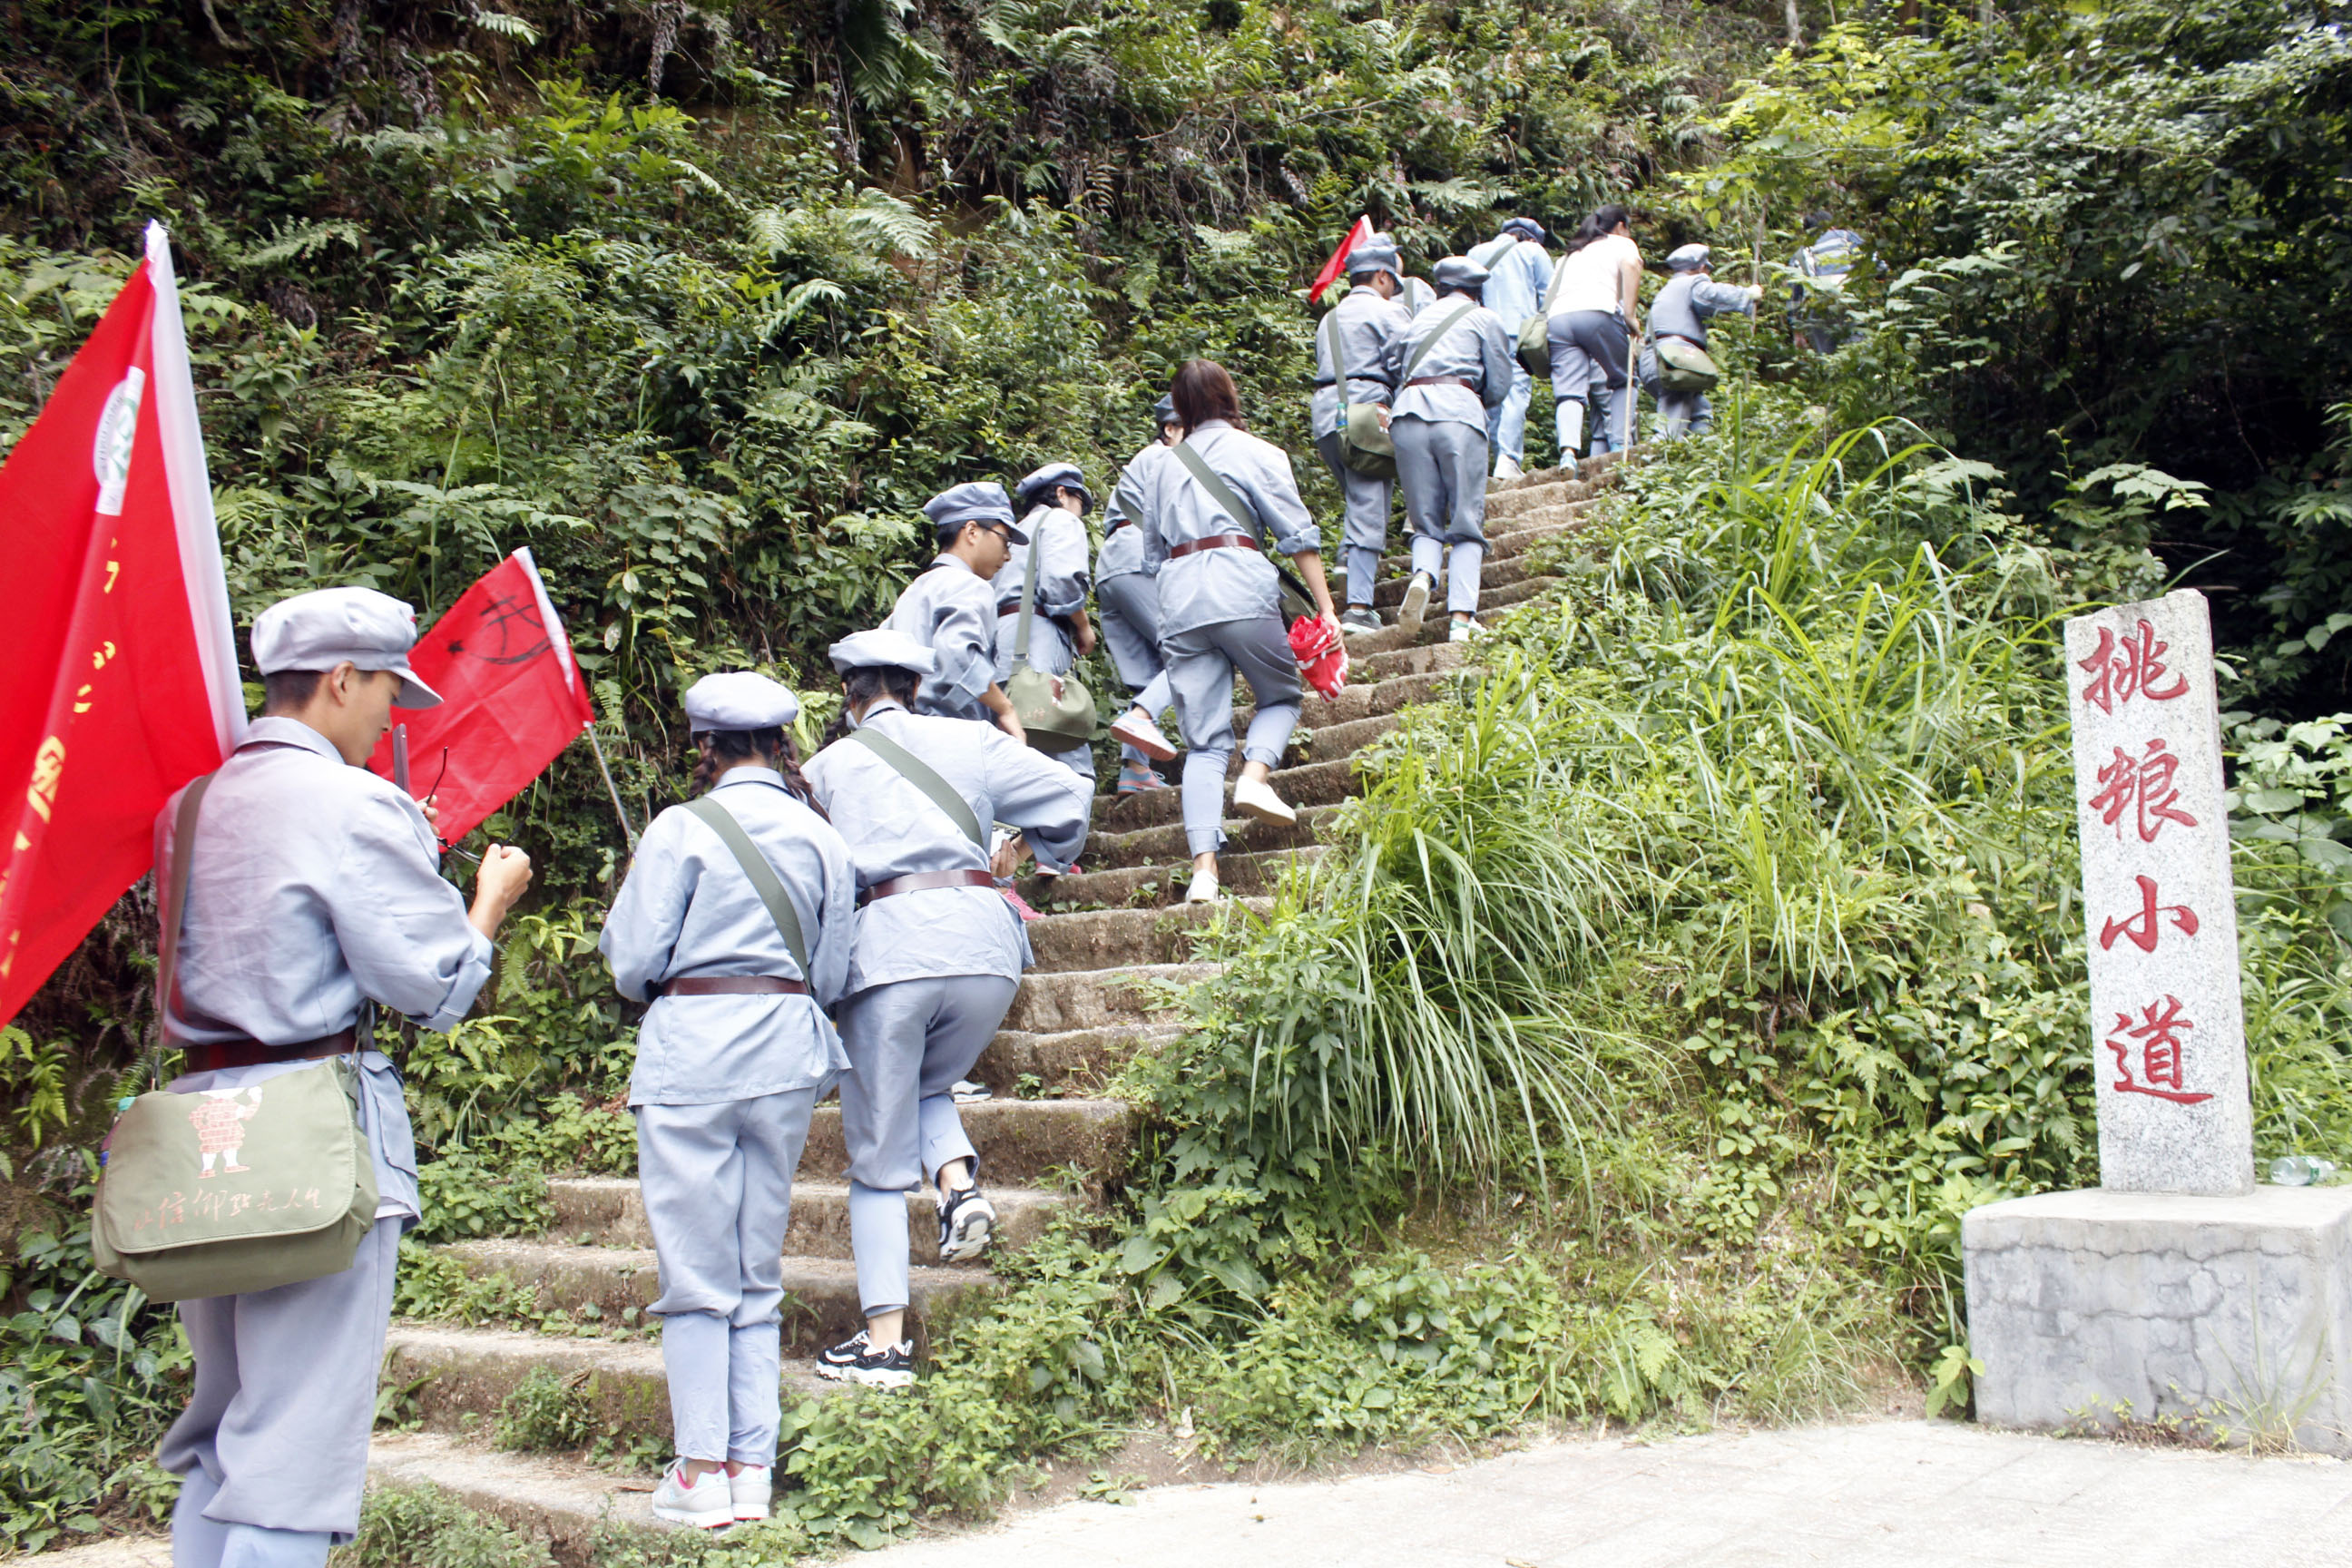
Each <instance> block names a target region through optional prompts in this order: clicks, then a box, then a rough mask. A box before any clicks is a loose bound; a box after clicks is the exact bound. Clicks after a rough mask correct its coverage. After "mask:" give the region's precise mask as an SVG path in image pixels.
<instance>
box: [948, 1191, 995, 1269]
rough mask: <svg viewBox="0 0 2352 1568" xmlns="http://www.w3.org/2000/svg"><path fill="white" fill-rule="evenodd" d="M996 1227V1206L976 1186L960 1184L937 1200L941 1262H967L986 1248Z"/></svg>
mask: <svg viewBox="0 0 2352 1568" xmlns="http://www.w3.org/2000/svg"><path fill="white" fill-rule="evenodd" d="M995 1229H996V1208H995V1205H992V1204H991V1203H990V1202H989V1201H988V1197H987V1195H986V1194H983V1193H982V1191H981V1190H980V1189H979V1188H978V1187H961V1188H959V1189H957V1191H956V1193H955V1194H954V1195H953V1196H951V1197H943V1198H941V1199H940V1262H942V1263H969V1262H970V1261H971V1259H973V1258H978V1257H979V1256H980V1255H981V1254H982V1253H983V1252H986V1251H987V1250H988V1238H989V1235H990V1233H991V1232H992V1231H994V1230H995Z"/></svg>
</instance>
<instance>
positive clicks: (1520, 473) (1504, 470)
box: [1495, 458, 1527, 484]
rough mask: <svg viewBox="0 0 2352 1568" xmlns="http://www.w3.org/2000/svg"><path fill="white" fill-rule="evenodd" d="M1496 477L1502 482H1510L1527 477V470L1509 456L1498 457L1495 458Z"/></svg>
mask: <svg viewBox="0 0 2352 1568" xmlns="http://www.w3.org/2000/svg"><path fill="white" fill-rule="evenodd" d="M1495 478H1496V480H1497V481H1498V482H1500V483H1502V484H1509V483H1510V482H1511V481H1512V480H1513V479H1525V478H1527V470H1526V469H1525V468H1520V467H1519V466H1518V464H1517V463H1515V462H1513V461H1511V459H1510V458H1496V459H1495Z"/></svg>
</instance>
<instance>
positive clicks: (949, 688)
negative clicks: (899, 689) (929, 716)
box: [882, 480, 1029, 741]
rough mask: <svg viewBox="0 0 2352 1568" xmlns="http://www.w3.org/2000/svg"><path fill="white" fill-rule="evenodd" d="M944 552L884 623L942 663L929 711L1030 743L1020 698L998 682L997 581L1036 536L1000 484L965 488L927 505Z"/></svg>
mask: <svg viewBox="0 0 2352 1568" xmlns="http://www.w3.org/2000/svg"><path fill="white" fill-rule="evenodd" d="M923 515H924V516H926V517H928V518H929V519H930V520H931V531H932V532H933V534H934V535H936V536H937V538H938V540H939V546H940V553H939V557H938V559H936V560H934V561H933V562H932V563H930V565H929V566H928V567H926V568H925V569H924V571H923V572H922V574H920V575H919V576H918V577H917V578H916V579H915V580H914V581H913V582H911V583H909V584H907V588H906V592H904V593H902V594H900V595H898V604H897V605H893V606H892V607H891V610H890V616H889V619H887V620H886V621H884V622H883V623H882V624H883V625H884V626H889V627H892V628H893V629H895V630H898V631H902V632H905V633H906V634H907V635H908V637H913V638H914V639H915V640H916V641H917V642H919V643H921V644H922V645H923V646H924V647H927V648H929V649H930V650H931V652H932V654H933V655H934V656H935V657H936V658H937V659H938V665H937V668H935V669H934V670H933V671H932V673H931V674H930V675H929V677H927V678H926V679H924V681H923V689H922V692H921V695H920V698H919V709H920V710H921V711H923V712H925V713H938V714H941V715H943V716H945V717H947V718H950V719H977V720H979V721H981V722H982V723H984V724H986V723H993V724H995V725H996V726H997V727H998V728H999V729H1002V730H1003V731H1005V732H1006V733H1007V734H1009V735H1011V736H1012V737H1013V739H1014V740H1016V741H1019V740H1023V739H1024V735H1023V734H1022V731H1021V721H1020V719H1019V718H1018V717H1017V716H1015V714H1014V713H1013V701H1012V699H1010V698H1008V697H1006V696H1005V695H1004V688H1003V687H1002V686H1000V685H998V684H997V681H996V620H997V616H996V591H995V589H993V588H992V587H991V586H990V580H991V579H992V578H993V577H994V576H995V575H996V574H997V573H998V572H999V571H1000V570H1001V569H1002V568H1003V565H1004V563H1005V559H1006V557H1007V555H1008V554H1009V553H1010V552H1011V551H1012V549H1013V546H1014V545H1016V544H1026V543H1028V542H1029V536H1028V535H1027V534H1026V533H1024V532H1023V531H1021V530H1020V529H1019V528H1017V527H1015V526H1014V525H1013V501H1012V499H1011V498H1010V497H1008V496H1007V495H1006V494H1005V493H1004V487H1003V485H1000V484H997V483H995V482H994V481H993V480H982V481H979V482H977V483H973V484H968V485H958V486H956V487H955V488H954V489H946V490H941V491H940V493H939V494H938V495H935V496H933V497H932V498H931V499H930V500H927V501H925V502H924V503H923Z"/></svg>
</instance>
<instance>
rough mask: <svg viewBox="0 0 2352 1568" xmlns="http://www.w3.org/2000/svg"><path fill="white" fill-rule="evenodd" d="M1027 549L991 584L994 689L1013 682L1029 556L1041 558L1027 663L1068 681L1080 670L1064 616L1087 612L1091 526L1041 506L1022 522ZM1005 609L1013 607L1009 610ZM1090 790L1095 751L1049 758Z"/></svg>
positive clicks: (1086, 748)
mask: <svg viewBox="0 0 2352 1568" xmlns="http://www.w3.org/2000/svg"><path fill="white" fill-rule="evenodd" d="M1021 531H1022V532H1024V533H1025V534H1027V535H1028V536H1029V542H1028V543H1026V544H1016V545H1013V547H1012V553H1010V554H1009V555H1007V556H1006V557H1005V558H1004V565H1003V568H1002V569H1001V570H1000V571H998V573H997V574H996V576H995V578H994V579H993V580H992V583H991V584H990V589H991V591H992V593H993V594H994V595H996V683H997V684H998V685H999V686H1002V685H1003V684H1004V683H1005V682H1007V681H1009V680H1011V679H1013V649H1014V648H1015V647H1018V646H1019V645H1020V633H1021V583H1022V577H1023V574H1024V573H1026V572H1027V571H1028V569H1029V552H1031V551H1033V550H1034V551H1035V552H1037V608H1036V613H1035V614H1034V615H1033V616H1030V617H1029V663H1030V665H1031V666H1032V667H1033V668H1037V669H1041V670H1043V671H1045V673H1046V674H1047V675H1067V674H1069V673H1070V671H1071V670H1073V669H1076V668H1077V665H1078V650H1077V647H1076V645H1074V644H1073V643H1072V642H1071V641H1070V634H1069V633H1068V632H1067V631H1066V630H1065V629H1064V627H1063V626H1062V624H1061V621H1059V620H1055V619H1053V618H1052V617H1054V616H1060V617H1062V618H1063V619H1065V620H1066V619H1067V618H1069V617H1070V616H1074V615H1076V614H1077V612H1079V611H1080V610H1083V609H1085V608H1086V607H1087V589H1088V588H1089V587H1090V586H1091V585H1092V582H1093V578H1092V574H1091V573H1089V572H1088V570H1087V543H1088V540H1087V525H1086V522H1085V521H1084V520H1082V519H1081V518H1079V516H1078V515H1077V514H1076V512H1069V511H1064V510H1062V509H1061V508H1060V507H1057V506H1041V507H1037V508H1035V509H1034V510H1031V512H1030V513H1029V515H1028V516H1027V517H1025V518H1023V519H1022V520H1021ZM1006 605H1012V606H1013V607H1012V608H1011V609H1010V610H1007V609H1006V608H1005V606H1006ZM1047 754H1048V755H1050V756H1051V757H1052V758H1053V759H1054V760H1055V762H1057V763H1061V764H1062V765H1063V766H1064V767H1066V768H1067V769H1069V770H1070V771H1071V772H1072V773H1076V774H1077V775H1078V776H1079V777H1080V778H1082V779H1084V780H1086V781H1087V784H1090V785H1091V784H1093V783H1094V782H1095V749H1094V747H1093V746H1091V745H1087V744H1080V745H1076V746H1072V747H1071V748H1069V749H1068V750H1067V751H1064V752H1049V753H1047Z"/></svg>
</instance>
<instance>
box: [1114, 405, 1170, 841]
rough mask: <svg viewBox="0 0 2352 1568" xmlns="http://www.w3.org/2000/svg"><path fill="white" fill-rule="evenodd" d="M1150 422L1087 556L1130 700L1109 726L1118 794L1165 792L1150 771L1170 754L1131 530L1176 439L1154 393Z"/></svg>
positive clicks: (1151, 616)
mask: <svg viewBox="0 0 2352 1568" xmlns="http://www.w3.org/2000/svg"><path fill="white" fill-rule="evenodd" d="M1151 421H1152V424H1153V425H1154V426H1157V427H1158V429H1159V431H1160V438H1159V439H1158V440H1156V441H1154V442H1152V443H1151V444H1150V446H1148V447H1144V448H1143V449H1142V450H1141V451H1139V452H1138V453H1136V455H1135V456H1134V457H1133V458H1129V460H1128V465H1127V467H1126V468H1122V469H1120V470H1119V475H1118V488H1117V489H1113V490H1112V491H1111V498H1110V510H1109V512H1108V515H1107V518H1106V521H1105V523H1104V527H1105V529H1106V532H1105V533H1104V534H1103V542H1102V549H1101V550H1100V551H1098V552H1096V555H1095V603H1096V605H1097V606H1098V607H1099V608H1100V610H1101V611H1102V636H1103V642H1104V643H1105V644H1106V645H1107V646H1108V647H1109V648H1110V658H1111V662H1112V663H1113V664H1115V665H1117V666H1118V678H1119V679H1120V680H1121V681H1123V682H1125V683H1126V685H1127V689H1128V691H1129V694H1130V695H1132V696H1133V698H1134V699H1135V700H1134V703H1133V705H1132V706H1130V707H1129V709H1128V710H1127V711H1126V712H1125V713H1122V714H1121V715H1119V717H1118V720H1117V721H1114V722H1113V723H1112V725H1111V733H1112V734H1114V735H1116V736H1118V754H1119V767H1118V793H1119V794H1121V795H1133V794H1136V793H1137V792H1138V791H1140V790H1150V789H1166V788H1167V787H1168V784H1167V781H1166V780H1164V779H1162V778H1161V777H1160V775H1159V774H1158V773H1154V772H1153V771H1152V768H1151V764H1152V763H1164V762H1166V761H1168V760H1169V759H1170V758H1171V757H1173V756H1175V754H1176V748H1175V747H1173V746H1171V745H1170V744H1169V743H1168V741H1167V737H1166V736H1164V735H1162V734H1161V733H1160V714H1161V713H1162V712H1163V711H1165V710H1166V709H1167V708H1168V705H1169V704H1170V703H1171V702H1172V701H1173V700H1175V699H1174V697H1173V696H1172V695H1171V692H1170V690H1169V688H1168V662H1167V660H1165V659H1163V658H1160V590H1159V589H1158V588H1157V587H1156V586H1154V585H1153V584H1152V581H1151V579H1150V578H1149V577H1147V576H1145V575H1144V574H1143V531H1142V530H1141V529H1139V528H1138V527H1136V526H1135V518H1136V509H1137V508H1138V507H1139V506H1140V505H1141V504H1142V498H1143V475H1144V472H1145V470H1146V468H1147V465H1148V464H1149V463H1150V462H1151V461H1155V460H1160V459H1164V458H1167V456H1168V448H1169V447H1173V446H1174V445H1175V444H1176V443H1177V441H1178V440H1179V439H1180V438H1181V437H1182V436H1183V434H1184V427H1183V426H1181V425H1179V424H1178V423H1177V422H1176V403H1175V400H1174V399H1173V398H1171V397H1170V396H1169V395H1167V394H1165V393H1162V394H1160V401H1159V402H1158V403H1155V404H1153V405H1151Z"/></svg>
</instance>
